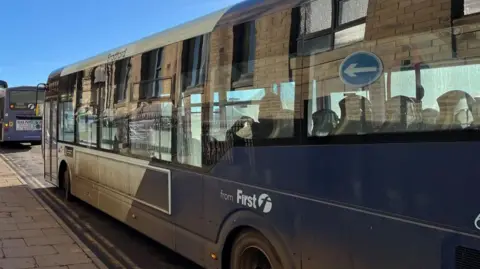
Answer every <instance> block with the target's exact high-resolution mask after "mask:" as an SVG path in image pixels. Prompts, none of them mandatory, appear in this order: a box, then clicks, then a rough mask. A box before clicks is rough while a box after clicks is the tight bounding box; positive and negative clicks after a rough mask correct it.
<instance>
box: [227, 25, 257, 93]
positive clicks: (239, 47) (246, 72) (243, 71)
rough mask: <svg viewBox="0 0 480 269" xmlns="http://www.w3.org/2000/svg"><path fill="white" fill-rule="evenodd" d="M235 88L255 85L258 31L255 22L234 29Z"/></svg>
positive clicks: (233, 77)
mask: <svg viewBox="0 0 480 269" xmlns="http://www.w3.org/2000/svg"><path fill="white" fill-rule="evenodd" d="M233 31H234V58H233V61H234V63H233V72H232V79H233V82H234V83H233V87H234V88H239V87H247V86H252V85H253V72H254V71H255V49H256V29H255V22H254V21H252V22H247V23H244V24H240V25H237V26H235V27H234V29H233Z"/></svg>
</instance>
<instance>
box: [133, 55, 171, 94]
mask: <svg viewBox="0 0 480 269" xmlns="http://www.w3.org/2000/svg"><path fill="white" fill-rule="evenodd" d="M164 52H165V49H164V47H161V48H156V49H153V50H150V51H147V52H144V53H142V54H141V64H140V82H139V83H140V87H139V96H138V99H139V100H152V99H161V98H162V91H163V84H162V83H160V82H161V81H163V80H166V79H171V77H164V76H159V75H158V74H159V73H160V74H161V73H162V71H163V61H164V60H165V55H164ZM159 57H160V61H159ZM152 59H153V60H154V61H155V63H154V64H152ZM151 68H152V70H150V69H151ZM157 85H160V86H161V87H160V89H159V91H158V93H157V91H156V89H157ZM149 87H151V92H150V89H149ZM149 93H151V96H148V94H149Z"/></svg>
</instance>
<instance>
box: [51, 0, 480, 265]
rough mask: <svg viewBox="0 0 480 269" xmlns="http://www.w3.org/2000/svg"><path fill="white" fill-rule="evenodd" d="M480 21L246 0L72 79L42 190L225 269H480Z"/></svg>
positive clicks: (55, 81)
mask: <svg viewBox="0 0 480 269" xmlns="http://www.w3.org/2000/svg"><path fill="white" fill-rule="evenodd" d="M179 12H181V11H179ZM479 12H480V2H479V1H474V0H455V1H453V0H415V1H413V0H412V1H410V0H356V1H352V0H335V1H332V0H309V1H306V0H265V1H260V0H248V1H245V2H242V3H239V4H236V5H233V6H231V7H228V8H225V9H222V10H219V11H216V12H213V13H211V14H209V15H206V16H204V17H201V18H198V19H195V20H193V21H191V22H188V23H186V24H183V25H180V26H177V27H175V28H172V29H169V30H165V31H163V32H160V33H158V34H155V35H152V36H150V37H146V38H144V39H142V40H139V41H137V42H134V43H132V44H128V45H125V46H121V47H119V48H117V49H114V50H111V51H108V52H105V53H103V54H100V55H97V56H94V57H92V58H89V59H87V60H83V61H80V62H77V63H75V64H71V65H68V66H65V67H62V68H60V69H58V70H55V71H53V72H52V73H51V74H50V76H49V77H48V92H47V97H46V103H45V105H46V106H45V121H44V145H46V150H45V177H46V179H47V180H48V181H50V182H52V183H54V184H56V185H58V186H59V187H61V188H62V189H63V190H65V197H66V198H69V197H71V196H75V197H77V198H79V199H81V200H83V201H85V202H87V203H89V204H91V205H93V206H94V207H96V208H98V209H99V210H102V211H104V212H106V213H108V214H109V215H111V216H112V217H114V218H116V219H118V220H119V221H121V222H124V223H126V224H127V225H129V226H131V227H133V228H134V229H137V230H138V231H140V232H142V233H144V234H146V235H148V236H149V237H151V238H153V239H155V240H156V241H158V242H160V243H161V244H163V245H165V246H167V247H169V248H171V249H173V250H174V251H176V252H178V253H180V254H181V255H183V256H185V257H187V258H188V259H190V260H192V261H194V262H196V263H198V264H199V265H201V266H203V267H205V268H209V269H214V268H223V269H244V268H260V269H269V268H274V269H292V268H303V269H318V268H339V269H384V268H391V269H396V268H398V269H405V268H408V269H425V268H428V269H431V268H442V269H446V268H456V269H466V268H479V267H478V265H479V264H480V215H479V214H480V207H478V208H477V205H479V202H478V200H477V199H478V197H477V196H478V193H477V187H479V188H480V183H479V182H480V181H479V180H478V178H477V177H478V176H479V174H480V173H479V171H477V170H476V167H477V166H478V163H477V159H476V157H475V156H476V152H477V150H479V151H480V132H479V130H480V129H479V127H480V105H479V104H480V49H479V48H480V38H479V37H480V30H479V29H480V27H479V26H480V13H479ZM58 34H59V35H61V32H58ZM95 38H98V37H95ZM93 41H94V40H93ZM477 102H479V103H477ZM72 115H73V117H72ZM72 124H73V128H71V126H72Z"/></svg>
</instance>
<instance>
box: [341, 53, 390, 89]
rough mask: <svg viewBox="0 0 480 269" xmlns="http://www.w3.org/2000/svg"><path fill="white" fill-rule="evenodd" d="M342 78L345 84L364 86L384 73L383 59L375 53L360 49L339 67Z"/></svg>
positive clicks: (356, 86)
mask: <svg viewBox="0 0 480 269" xmlns="http://www.w3.org/2000/svg"><path fill="white" fill-rule="evenodd" d="M339 74H340V79H341V80H342V82H343V83H344V84H345V85H348V86H351V87H354V88H363V87H365V86H368V85H370V84H372V83H374V82H375V81H377V80H378V79H379V78H380V77H381V76H382V74H383V63H382V60H381V59H380V58H379V57H378V56H377V55H375V54H373V53H371V52H367V51H359V52H355V53H353V54H351V55H350V56H348V57H347V58H345V60H343V62H342V64H340V68H339Z"/></svg>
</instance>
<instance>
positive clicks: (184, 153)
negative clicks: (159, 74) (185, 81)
mask: <svg viewBox="0 0 480 269" xmlns="http://www.w3.org/2000/svg"><path fill="white" fill-rule="evenodd" d="M177 122H178V124H177V149H178V152H177V161H178V162H179V163H182V164H188V165H192V166H197V167H201V166H202V95H201V94H192V95H190V96H185V95H184V94H183V93H182V101H181V106H180V107H179V109H178V111H177Z"/></svg>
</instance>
